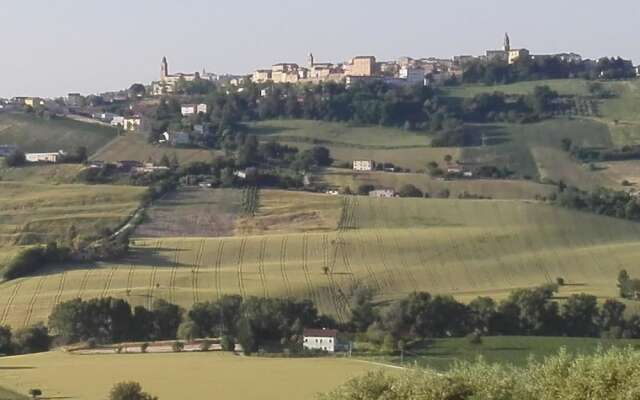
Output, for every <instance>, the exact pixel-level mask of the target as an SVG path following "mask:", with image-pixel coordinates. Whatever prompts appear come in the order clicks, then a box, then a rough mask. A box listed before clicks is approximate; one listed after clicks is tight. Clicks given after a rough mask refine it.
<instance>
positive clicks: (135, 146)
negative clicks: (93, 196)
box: [90, 133, 224, 163]
mask: <svg viewBox="0 0 640 400" xmlns="http://www.w3.org/2000/svg"><path fill="white" fill-rule="evenodd" d="M220 154H224V153H222V152H220V151H217V150H208V149H197V148H193V149H192V148H175V147H169V146H161V145H158V144H150V143H148V142H147V139H146V136H145V135H143V134H140V133H128V134H126V135H123V136H118V137H117V138H116V139H114V140H113V141H111V142H109V143H108V144H106V145H105V146H104V147H102V148H101V149H99V150H98V151H97V152H96V153H95V154H93V155H92V156H91V157H90V158H91V160H99V161H106V162H115V161H121V160H135V161H140V162H148V161H151V162H154V163H159V162H160V160H161V159H162V157H163V156H165V155H166V156H167V157H173V156H174V155H175V156H176V157H177V159H178V161H179V162H180V163H189V162H194V161H211V160H212V159H213V157H214V156H215V155H220Z"/></svg>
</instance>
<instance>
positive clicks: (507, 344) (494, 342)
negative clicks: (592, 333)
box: [372, 336, 640, 370]
mask: <svg viewBox="0 0 640 400" xmlns="http://www.w3.org/2000/svg"><path fill="white" fill-rule="evenodd" d="M611 346H618V347H626V346H633V347H635V348H638V347H640V340H637V339H636V340H607V339H593V338H564V337H521V336H511V337H509V336H499V337H484V338H482V344H480V345H473V344H470V343H469V342H468V340H467V339H465V338H455V339H436V340H434V341H432V342H431V343H429V344H428V345H427V346H426V347H424V348H423V349H420V350H413V351H412V352H411V354H408V355H407V356H406V357H405V360H404V361H405V365H406V364H413V363H417V364H418V365H419V366H428V367H432V368H436V369H440V370H443V369H447V368H449V367H451V366H452V365H453V364H454V363H456V362H459V361H475V360H476V359H477V358H478V357H482V358H484V359H485V360H486V361H488V362H490V363H500V364H511V365H515V366H526V364H527V362H528V360H529V358H530V357H532V356H533V357H534V358H535V359H536V360H538V361H540V360H541V359H543V358H544V357H547V356H551V355H555V354H557V353H558V349H560V348H561V347H564V348H565V349H566V350H567V352H569V353H571V354H592V353H594V352H596V351H597V350H598V349H599V348H604V349H606V348H608V347H611ZM372 359H374V360H378V361H384V362H390V363H394V364H399V363H400V357H399V356H384V357H373V358H372Z"/></svg>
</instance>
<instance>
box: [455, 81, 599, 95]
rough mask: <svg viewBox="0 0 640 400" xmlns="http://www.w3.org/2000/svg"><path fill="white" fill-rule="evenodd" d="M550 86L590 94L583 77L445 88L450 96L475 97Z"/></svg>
mask: <svg viewBox="0 0 640 400" xmlns="http://www.w3.org/2000/svg"><path fill="white" fill-rule="evenodd" d="M545 85H546V86H549V87H550V88H551V89H552V90H555V91H556V92H558V93H559V94H561V95H579V96H586V95H588V94H589V90H588V86H587V85H588V81H586V80H582V79H548V80H540V81H526V82H516V83H511V84H508V85H461V86H452V87H448V88H445V92H446V94H447V95H448V96H452V97H473V96H476V95H478V94H481V93H493V92H502V93H505V94H521V95H525V94H531V93H533V89H535V87H536V86H545Z"/></svg>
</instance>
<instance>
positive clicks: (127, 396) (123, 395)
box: [109, 382, 158, 400]
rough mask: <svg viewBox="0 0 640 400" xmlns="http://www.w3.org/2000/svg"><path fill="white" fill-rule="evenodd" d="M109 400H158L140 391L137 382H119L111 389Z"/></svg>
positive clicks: (140, 387) (140, 388)
mask: <svg viewBox="0 0 640 400" xmlns="http://www.w3.org/2000/svg"><path fill="white" fill-rule="evenodd" d="M109 400H158V398H157V397H155V396H152V395H150V394H149V393H146V392H143V391H142V386H140V384H139V383H137V382H120V383H117V384H116V385H114V386H113V388H111V392H110V393H109Z"/></svg>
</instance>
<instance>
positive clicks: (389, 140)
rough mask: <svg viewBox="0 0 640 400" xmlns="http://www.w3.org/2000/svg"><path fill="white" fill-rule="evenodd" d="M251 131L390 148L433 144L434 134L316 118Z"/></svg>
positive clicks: (292, 138) (280, 137)
mask: <svg viewBox="0 0 640 400" xmlns="http://www.w3.org/2000/svg"><path fill="white" fill-rule="evenodd" d="M250 133H252V134H255V135H258V136H259V137H260V138H261V139H263V140H265V139H271V138H273V139H277V140H279V141H291V142H303V143H311V142H314V141H315V142H321V144H333V145H344V146H352V147H357V148H378V149H389V148H398V147H414V146H422V147H424V146H429V144H430V143H431V136H430V135H428V134H426V133H424V132H422V133H418V132H412V131H405V130H402V129H397V128H390V127H383V126H376V125H356V124H344V123H336V122H325V121H312V120H285V119H283V120H271V121H261V122H256V123H254V124H252V125H251V126H250Z"/></svg>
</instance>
